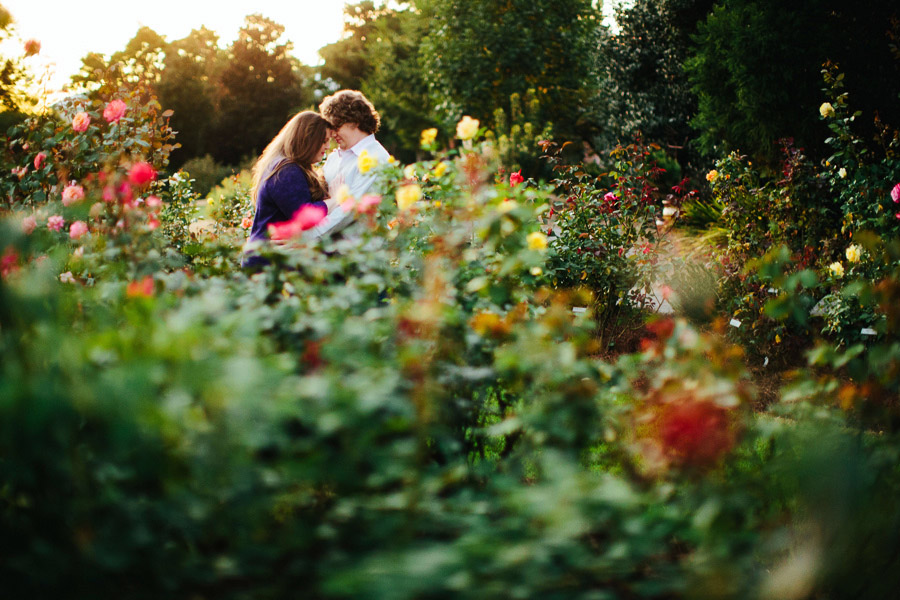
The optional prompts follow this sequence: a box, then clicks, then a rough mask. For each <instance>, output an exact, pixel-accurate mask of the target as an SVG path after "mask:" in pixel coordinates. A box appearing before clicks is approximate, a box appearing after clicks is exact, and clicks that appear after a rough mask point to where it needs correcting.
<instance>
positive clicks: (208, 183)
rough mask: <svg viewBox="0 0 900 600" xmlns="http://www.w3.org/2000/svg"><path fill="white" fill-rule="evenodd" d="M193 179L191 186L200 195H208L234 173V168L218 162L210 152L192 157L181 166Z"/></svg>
mask: <svg viewBox="0 0 900 600" xmlns="http://www.w3.org/2000/svg"><path fill="white" fill-rule="evenodd" d="M181 170H182V171H185V172H186V173H187V174H188V175H190V177H191V179H192V180H193V184H192V185H191V187H192V188H193V190H194V191H195V192H196V193H197V195H198V196H200V197H206V195H207V194H209V191H210V190H211V189H213V188H214V187H215V186H216V185H218V184H219V183H221V182H222V180H223V179H225V178H226V177H229V176H231V175H233V174H234V169H233V168H232V167H229V166H227V165H223V164H221V163H218V162H216V160H215V159H214V158H213V157H212V155H210V154H206V155H204V156H202V157H199V158H192V159H191V160H189V161H187V162H185V163H184V165H182V167H181Z"/></svg>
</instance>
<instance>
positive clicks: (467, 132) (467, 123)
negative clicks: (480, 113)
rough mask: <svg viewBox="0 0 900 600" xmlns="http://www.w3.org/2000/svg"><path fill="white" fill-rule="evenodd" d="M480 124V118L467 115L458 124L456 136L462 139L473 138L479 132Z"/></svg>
mask: <svg viewBox="0 0 900 600" xmlns="http://www.w3.org/2000/svg"><path fill="white" fill-rule="evenodd" d="M479 125H480V123H479V122H478V119H473V118H472V117H470V116H469V115H466V116H465V117H463V118H462V120H461V121H460V122H459V123H457V124H456V137H458V138H459V139H461V140H471V139H472V138H473V137H475V134H477V133H478V127H479Z"/></svg>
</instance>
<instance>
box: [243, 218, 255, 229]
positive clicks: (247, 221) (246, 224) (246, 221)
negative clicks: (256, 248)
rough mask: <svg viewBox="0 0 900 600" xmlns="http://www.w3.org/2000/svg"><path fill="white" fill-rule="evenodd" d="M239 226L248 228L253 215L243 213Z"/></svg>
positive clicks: (251, 225) (251, 224)
mask: <svg viewBox="0 0 900 600" xmlns="http://www.w3.org/2000/svg"><path fill="white" fill-rule="evenodd" d="M241 227H242V228H244V229H250V228H251V227H253V217H251V216H249V215H245V216H244V218H243V219H241Z"/></svg>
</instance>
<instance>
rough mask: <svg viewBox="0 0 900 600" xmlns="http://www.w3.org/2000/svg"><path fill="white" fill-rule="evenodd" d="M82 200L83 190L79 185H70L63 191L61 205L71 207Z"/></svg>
mask: <svg viewBox="0 0 900 600" xmlns="http://www.w3.org/2000/svg"><path fill="white" fill-rule="evenodd" d="M83 199H84V188H83V187H81V186H80V185H75V184H74V183H73V184H70V185H67V186H66V187H65V189H63V193H62V203H63V205H65V206H71V205H72V204H75V203H76V202H78V201H79V200H83Z"/></svg>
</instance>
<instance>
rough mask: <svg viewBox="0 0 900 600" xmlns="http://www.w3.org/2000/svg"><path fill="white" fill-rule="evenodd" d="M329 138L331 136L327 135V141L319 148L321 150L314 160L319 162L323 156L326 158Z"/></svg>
mask: <svg viewBox="0 0 900 600" xmlns="http://www.w3.org/2000/svg"><path fill="white" fill-rule="evenodd" d="M329 139H330V137H329V136H326V137H325V141H323V142H322V146H321V147H320V148H319V151H318V152H316V160H314V161H313V162H319V161H321V160H322V159H323V158H325V153H326V152H327V151H328V140H329Z"/></svg>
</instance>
